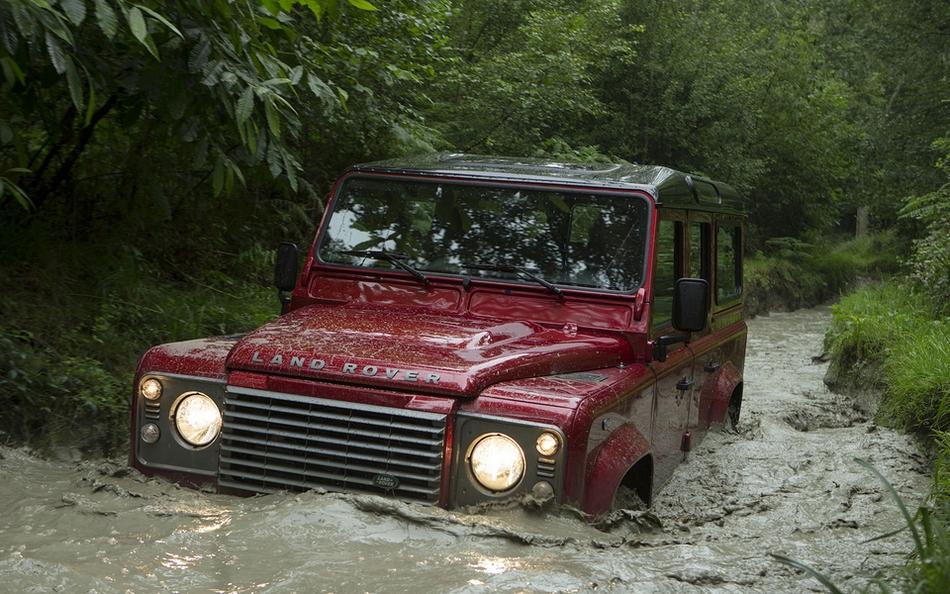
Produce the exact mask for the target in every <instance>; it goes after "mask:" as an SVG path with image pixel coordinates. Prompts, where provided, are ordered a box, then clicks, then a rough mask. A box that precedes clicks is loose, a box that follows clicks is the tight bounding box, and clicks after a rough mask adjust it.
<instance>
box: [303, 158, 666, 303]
mask: <svg viewBox="0 0 950 594" xmlns="http://www.w3.org/2000/svg"><path fill="white" fill-rule="evenodd" d="M359 179H366V180H371V181H393V182H409V183H428V184H433V185H439V184H452V185H459V186H475V187H487V188H492V189H510V190H527V191H534V192H538V191H542V192H543V191H549V192H557V193H562V194H580V195H585V196H606V197H612V198H618V197H622V198H626V199H631V200H642V201H643V203H644V206H645V207H646V209H645V213H644V221H643V229H644V237H643V239H642V241H643V254H644V256H643V261H642V262H641V268H640V279H639V283H638V284H637V285H636V286H635V287H631V288H629V289H626V290H621V289H607V288H598V287H588V286H583V285H573V284H562V283H560V282H555V281H553V280H551V281H550V282H551V283H552V284H554V285H556V286H557V287H558V288H560V289H562V290H564V291H565V292H571V293H574V292H577V293H587V294H598V295H614V296H618V297H619V296H635V295H636V294H637V293H638V292H639V291H640V290H642V289H643V288H644V287H645V286H646V283H647V281H648V280H649V279H647V278H646V277H647V275H648V274H649V272H650V270H649V269H650V265H649V261H650V258H651V257H652V254H653V246H652V233H653V231H652V229H653V222H654V218H655V217H656V214H655V212H656V200H655V198H654V196H652V195H651V194H650V193H649V192H647V191H645V190H641V189H635V188H630V189H624V188H605V187H602V186H586V185H578V184H565V183H545V182H537V181H534V180H531V181H520V180H512V179H505V178H502V179H496V178H490V177H477V178H476V177H467V176H450V175H425V174H423V173H415V172H407V173H374V172H365V171H359V170H351V171H349V172H347V173H345V174H344V175H343V176H341V177H340V178H339V179H338V180H337V182H336V183H335V184H334V188H333V190H332V193H331V195H330V196H329V201H328V202H327V206H326V209H325V211H324V213H323V217H322V220H321V222H320V227H319V229H318V230H317V233H316V236H315V237H314V241H313V244H312V246H311V253H312V260H311V261H312V265H311V269H313V268H317V267H320V268H324V269H328V270H339V271H350V272H356V273H359V274H363V275H367V274H369V275H373V276H376V277H378V276H380V275H381V274H383V275H389V274H393V273H395V274H396V275H398V276H400V277H401V276H404V275H405V274H406V273H404V272H402V271H401V270H399V269H398V268H397V269H391V268H371V267H365V266H352V265H350V264H345V263H340V262H330V261H327V260H324V259H323V258H322V257H321V255H320V251H321V250H320V248H321V244H322V243H323V241H324V237H325V236H326V233H327V232H328V229H329V226H330V221H331V219H332V217H333V213H334V210H335V208H336V206H337V204H338V202H339V200H340V196H341V195H342V193H343V191H344V189H345V188H346V186H347V184H348V183H349V182H350V181H353V180H359ZM421 272H423V273H424V274H425V275H426V276H427V277H429V278H430V279H432V280H454V281H466V280H468V281H471V282H478V283H486V284H499V285H503V286H507V287H510V286H512V285H516V286H517V287H518V288H526V289H532V288H537V287H539V285H538V284H537V283H535V282H532V281H529V280H525V279H522V278H520V277H518V278H502V277H489V276H477V275H467V274H464V273H453V272H445V271H434V270H425V269H422V270H421ZM546 280H549V279H546Z"/></svg>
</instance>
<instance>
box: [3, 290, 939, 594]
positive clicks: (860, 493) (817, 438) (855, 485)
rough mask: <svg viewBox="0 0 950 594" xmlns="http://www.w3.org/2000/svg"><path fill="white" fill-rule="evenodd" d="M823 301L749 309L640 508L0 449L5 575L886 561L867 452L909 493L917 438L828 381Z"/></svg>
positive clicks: (286, 575)
mask: <svg viewBox="0 0 950 594" xmlns="http://www.w3.org/2000/svg"><path fill="white" fill-rule="evenodd" d="M828 320H829V315H828V312H827V311H826V310H824V309H820V308H819V309H811V310H803V311H799V312H794V313H781V314H773V315H771V316H769V317H760V318H757V319H755V320H753V321H752V322H751V323H750V326H751V327H750V332H749V336H750V342H749V359H748V362H747V373H746V388H745V403H744V405H743V419H742V421H741V422H740V425H739V427H738V430H737V431H736V432H734V433H716V434H712V435H710V436H709V437H708V438H707V439H706V441H705V442H704V443H703V444H702V446H700V447H699V448H698V449H697V450H696V451H694V452H692V453H691V454H690V455H689V459H688V460H687V461H686V462H685V463H684V464H683V465H682V466H681V467H680V468H679V470H678V471H677V473H676V475H675V476H674V478H673V480H672V482H671V483H670V484H669V485H668V486H667V487H666V488H665V490H664V491H663V493H662V494H661V495H660V496H659V497H658V500H657V502H656V504H655V506H654V508H653V509H652V510H650V511H649V512H635V511H621V512H618V513H616V514H615V515H614V516H613V517H611V518H609V519H608V520H607V521H605V522H602V523H601V524H599V525H597V526H591V525H589V524H587V523H585V522H584V521H582V520H581V519H580V518H579V517H578V516H577V514H576V513H574V512H572V511H571V510H567V509H557V510H546V511H544V512H538V511H535V510H532V509H530V508H525V507H523V506H520V505H511V506H501V507H495V508H491V509H484V510H476V511H471V510H470V511H468V512H467V513H460V512H449V511H445V510H441V509H437V508H429V507H422V506H418V505H414V504H406V503H402V502H398V501H391V500H386V499H382V498H378V497H369V496H354V495H341V494H326V493H315V492H311V493H306V494H302V495H269V496H265V497H256V498H251V499H238V498H234V497H227V496H220V495H211V494H203V493H196V492H193V491H188V490H183V489H179V488H177V487H175V486H173V485H170V484H168V483H164V482H161V481H156V480H145V479H144V478H143V477H142V476H140V475H138V474H137V473H134V472H131V471H129V470H128V469H127V468H126V467H125V465H124V463H123V462H122V461H116V460H112V461H110V460H95V461H83V462H78V463H76V462H74V463H63V462H51V461H46V460H42V459H39V458H36V457H34V456H32V455H30V454H29V453H27V452H25V451H23V450H10V449H5V450H0V455H2V456H3V459H2V460H0V510H2V511H0V591H9V592H57V591H64V592H79V591H81V592H152V591H157V590H167V591H178V592H238V593H243V592H268V593H270V592H273V593H276V592H310V591H332V592H367V591H368V592H377V591H380V592H422V591H425V592H429V591H433V592H435V591H439V592H486V591H491V592H494V591H551V592H589V591H593V590H596V591H617V592H625V591H638V592H683V591H697V592H799V591H802V590H808V589H814V590H816V591H817V590H820V587H819V586H818V584H817V582H815V581H813V580H810V579H808V578H807V577H805V576H804V575H802V574H798V573H796V572H794V571H792V570H791V569H789V568H787V567H785V566H782V565H780V564H778V563H776V562H775V561H773V560H772V559H771V557H769V555H768V553H770V552H774V553H784V554H786V555H789V556H791V557H794V558H798V559H801V560H803V561H806V562H808V563H811V564H813V565H814V566H816V567H818V568H819V569H821V570H822V571H824V572H826V573H828V574H829V575H830V576H832V577H833V578H834V579H835V580H836V581H837V582H838V583H839V584H842V585H844V586H846V587H851V586H860V585H861V584H864V583H866V582H867V581H868V580H869V579H870V578H871V577H872V576H874V575H875V574H877V573H881V572H883V573H884V574H888V573H893V572H894V571H895V570H896V569H897V568H898V567H900V566H902V565H903V563H904V560H905V555H906V553H907V551H909V544H908V541H907V540H906V539H905V538H904V537H903V536H899V537H895V538H892V539H888V540H884V541H877V542H874V543H864V541H866V540H867V539H869V538H871V537H873V536H876V535H878V534H881V533H883V532H885V531H888V530H890V529H892V528H895V527H897V526H900V525H901V524H900V518H899V516H898V513H897V510H896V509H895V508H894V506H893V504H892V503H891V502H890V501H889V500H888V498H887V496H886V495H885V493H884V490H883V489H882V487H881V485H879V484H878V483H877V482H876V481H875V480H874V479H873V478H872V477H871V476H869V475H868V473H867V472H866V471H864V470H863V469H862V468H861V467H860V466H858V465H856V464H855V463H854V462H853V458H855V457H863V458H867V459H870V460H871V461H872V462H873V463H874V464H875V465H876V466H877V468H878V469H880V470H881V471H882V472H883V473H884V474H885V475H886V476H888V477H889V478H890V479H891V480H892V481H893V482H894V484H895V486H896V487H897V489H898V491H899V492H901V493H902V494H903V495H904V496H905V497H906V498H907V499H908V500H909V501H910V502H914V503H916V502H917V501H919V500H920V499H921V498H922V497H923V496H924V494H925V493H926V490H927V488H928V478H927V475H926V467H925V461H924V458H923V457H922V456H921V454H920V453H919V452H918V451H917V449H916V447H915V445H914V444H913V442H912V441H911V440H910V439H909V438H907V437H905V436H902V435H900V434H897V433H895V432H892V431H889V430H886V429H882V428H878V427H876V426H874V425H873V424H870V423H869V422H868V421H867V420H866V416H865V414H864V413H862V412H859V411H856V410H855V409H854V408H853V407H852V406H851V404H850V402H849V401H847V400H846V399H843V398H842V397H839V396H836V395H834V394H831V393H830V392H828V391H827V389H826V388H825V386H824V384H823V383H822V377H823V375H824V373H825V368H826V365H825V364H821V363H814V362H813V361H812V357H813V356H814V355H816V354H818V353H819V351H820V349H821V340H822V335H823V333H824V329H825V327H826V325H827V323H828Z"/></svg>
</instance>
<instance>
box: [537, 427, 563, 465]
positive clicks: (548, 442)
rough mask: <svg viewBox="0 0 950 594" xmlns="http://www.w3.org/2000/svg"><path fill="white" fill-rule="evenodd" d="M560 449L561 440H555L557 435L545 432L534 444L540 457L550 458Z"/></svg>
mask: <svg viewBox="0 0 950 594" xmlns="http://www.w3.org/2000/svg"><path fill="white" fill-rule="evenodd" d="M560 447H561V440H559V439H558V438H557V435H554V434H553V433H551V432H549V431H545V432H544V433H542V434H541V435H539V436H538V441H537V442H536V443H535V448H537V450H538V453H539V454H541V455H542V456H547V457H548V458H550V457H551V456H553V455H554V454H556V453H557V450H558V448H560Z"/></svg>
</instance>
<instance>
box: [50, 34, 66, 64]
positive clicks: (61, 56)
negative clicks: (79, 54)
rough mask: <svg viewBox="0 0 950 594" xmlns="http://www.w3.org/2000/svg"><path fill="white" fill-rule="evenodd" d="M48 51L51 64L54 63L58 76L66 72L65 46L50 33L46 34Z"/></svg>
mask: <svg viewBox="0 0 950 594" xmlns="http://www.w3.org/2000/svg"><path fill="white" fill-rule="evenodd" d="M46 51H47V53H49V59H50V62H52V63H53V68H55V69H56V72H57V73H58V74H63V73H64V72H66V53H65V52H64V51H63V46H61V45H60V44H59V41H57V40H56V38H55V37H53V36H52V35H51V34H50V32H49V31H47V32H46Z"/></svg>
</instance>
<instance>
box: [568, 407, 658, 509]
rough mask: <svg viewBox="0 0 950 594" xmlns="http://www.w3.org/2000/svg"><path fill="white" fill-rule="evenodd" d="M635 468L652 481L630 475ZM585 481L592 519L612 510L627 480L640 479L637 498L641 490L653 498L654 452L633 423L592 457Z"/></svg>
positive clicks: (594, 452) (600, 446) (586, 507)
mask: <svg viewBox="0 0 950 594" xmlns="http://www.w3.org/2000/svg"><path fill="white" fill-rule="evenodd" d="M638 465H639V466H638ZM634 469H636V470H637V471H639V472H643V471H645V470H648V471H649V475H648V477H649V478H646V477H645V476H640V477H639V478H638V479H634V478H633V476H632V475H631V474H630V473H631V472H632V471H634ZM586 479H587V480H586V481H585V488H584V506H583V509H584V511H585V512H586V513H588V514H590V515H591V516H599V515H602V514H604V513H606V512H608V511H610V508H611V507H612V506H613V503H614V499H615V498H616V496H617V489H618V488H619V487H620V486H621V484H623V481H625V480H629V481H635V480H639V482H637V483H636V484H635V487H634V488H636V489H638V495H639V494H640V490H645V491H644V492H648V493H650V495H648V499H651V498H652V491H653V452H652V450H651V448H650V442H649V441H647V439H646V438H645V437H643V435H642V434H641V433H640V432H639V431H638V430H637V428H636V427H635V426H634V425H633V424H631V423H625V424H623V425H621V426H620V427H618V428H617V429H615V430H614V432H613V433H611V434H610V436H609V437H608V438H607V439H605V440H604V441H603V443H601V444H600V445H599V446H597V448H595V449H594V450H593V451H592V452H591V453H590V454H589V456H588V464H587V472H586ZM642 498H643V496H642V495H641V499H642ZM645 501H647V500H645Z"/></svg>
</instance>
